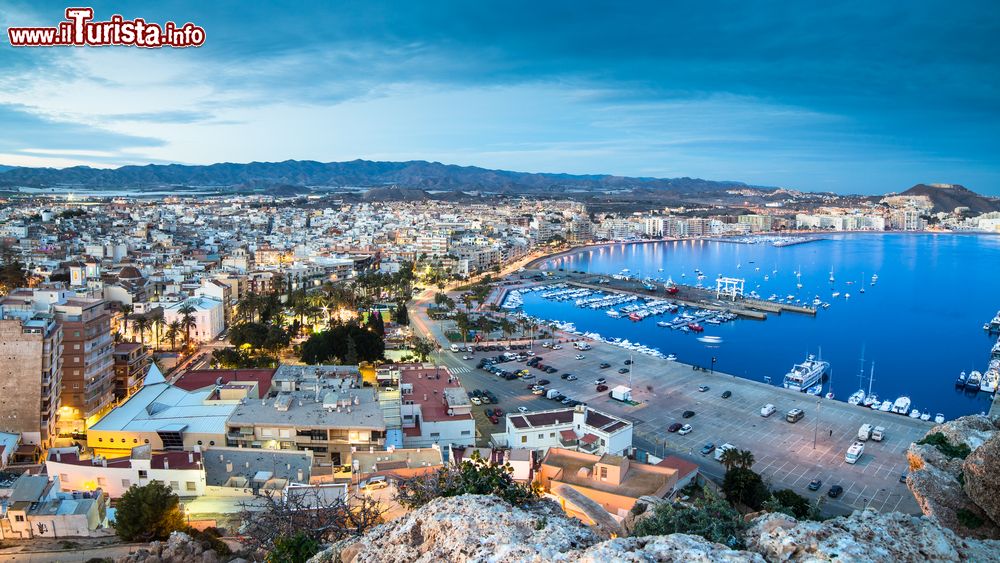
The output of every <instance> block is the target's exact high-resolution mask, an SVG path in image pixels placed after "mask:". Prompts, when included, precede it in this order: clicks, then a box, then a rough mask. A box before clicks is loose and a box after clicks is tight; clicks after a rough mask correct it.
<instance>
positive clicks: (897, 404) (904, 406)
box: [892, 395, 910, 414]
mask: <svg viewBox="0 0 1000 563" xmlns="http://www.w3.org/2000/svg"><path fill="white" fill-rule="evenodd" d="M909 411H910V398H909V397H907V396H906V395H903V396H902V397H897V398H896V400H895V401H894V402H893V403H892V412H894V413H896V414H906V413H908V412H909Z"/></svg>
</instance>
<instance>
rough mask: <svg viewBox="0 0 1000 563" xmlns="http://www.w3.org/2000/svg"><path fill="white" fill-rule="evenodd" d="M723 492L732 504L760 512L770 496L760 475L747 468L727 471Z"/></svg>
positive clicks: (734, 468) (735, 468) (723, 482)
mask: <svg viewBox="0 0 1000 563" xmlns="http://www.w3.org/2000/svg"><path fill="white" fill-rule="evenodd" d="M722 490H723V492H725V493H726V499H728V500H729V502H731V503H739V504H742V505H744V506H748V507H750V508H752V509H754V510H760V508H761V507H762V506H763V505H764V501H766V500H767V499H768V498H769V497H770V496H771V493H770V491H768V490H767V485H765V484H764V480H763V479H761V478H760V475H758V474H757V473H755V472H754V471H753V470H752V469H748V468H746V467H733V468H732V469H730V470H728V471H726V476H725V478H724V479H723V481H722Z"/></svg>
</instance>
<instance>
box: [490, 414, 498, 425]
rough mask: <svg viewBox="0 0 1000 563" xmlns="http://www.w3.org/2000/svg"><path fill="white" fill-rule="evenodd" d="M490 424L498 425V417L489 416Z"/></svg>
mask: <svg viewBox="0 0 1000 563" xmlns="http://www.w3.org/2000/svg"><path fill="white" fill-rule="evenodd" d="M490 422H492V423H493V424H500V417H498V416H491V417H490Z"/></svg>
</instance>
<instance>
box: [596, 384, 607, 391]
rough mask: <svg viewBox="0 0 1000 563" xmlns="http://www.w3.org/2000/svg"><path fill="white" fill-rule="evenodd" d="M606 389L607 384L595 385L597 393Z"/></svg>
mask: <svg viewBox="0 0 1000 563" xmlns="http://www.w3.org/2000/svg"><path fill="white" fill-rule="evenodd" d="M607 390H608V386H607V385H598V386H597V392H598V393H603V392H604V391H607Z"/></svg>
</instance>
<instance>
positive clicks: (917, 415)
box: [910, 409, 920, 418]
mask: <svg viewBox="0 0 1000 563" xmlns="http://www.w3.org/2000/svg"><path fill="white" fill-rule="evenodd" d="M910 418H920V411H919V410H917V409H913V410H912V411H910Z"/></svg>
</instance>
